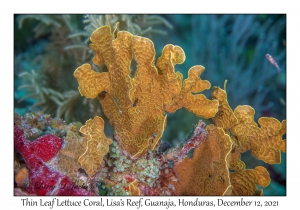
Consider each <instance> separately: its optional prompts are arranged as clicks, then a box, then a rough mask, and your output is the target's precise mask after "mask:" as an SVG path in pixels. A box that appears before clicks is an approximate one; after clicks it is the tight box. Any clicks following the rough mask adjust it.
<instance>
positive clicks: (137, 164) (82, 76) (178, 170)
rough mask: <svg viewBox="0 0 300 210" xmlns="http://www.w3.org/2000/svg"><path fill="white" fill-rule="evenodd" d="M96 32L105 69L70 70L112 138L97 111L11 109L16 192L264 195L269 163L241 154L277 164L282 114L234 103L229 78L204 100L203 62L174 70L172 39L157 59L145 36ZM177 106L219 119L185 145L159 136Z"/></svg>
mask: <svg viewBox="0 0 300 210" xmlns="http://www.w3.org/2000/svg"><path fill="white" fill-rule="evenodd" d="M90 40H91V42H92V44H91V45H90V47H91V49H92V50H93V51H94V53H95V56H94V58H93V63H94V64H95V65H100V64H105V66H106V67H107V71H104V72H101V73H99V72H96V71H94V70H93V69H92V66H91V65H90V64H83V65H81V66H79V67H78V68H77V69H76V70H75V72H74V76H75V78H76V79H77V81H78V84H79V87H78V89H79V92H80V94H81V95H82V96H84V97H86V98H96V97H97V98H98V99H99V102H100V104H101V107H102V109H103V112H104V114H105V116H106V117H107V118H108V119H109V123H110V124H111V125H112V126H113V127H114V136H113V138H108V137H106V135H105V133H104V120H103V119H102V118H101V117H99V116H95V117H94V118H92V119H89V120H87V121H86V123H85V125H81V124H80V123H71V124H66V123H65V122H64V121H62V120H60V119H57V118H51V117H50V116H49V115H45V114H42V113H39V112H35V113H27V114H25V115H24V116H19V115H17V114H15V125H14V145H15V182H16V183H17V187H16V188H15V195H27V194H34V195H99V194H101V191H103V190H105V191H106V194H107V195H262V193H263V191H262V189H258V188H257V185H259V186H261V187H267V186H268V185H269V183H270V181H271V179H270V175H269V173H268V171H267V169H266V168H264V167H262V166H257V167H255V168H254V169H246V166H245V163H244V162H243V161H242V160H241V154H242V153H245V152H246V151H250V152H251V154H252V156H253V157H255V158H257V159H259V160H262V161H264V162H265V163H268V164H279V163H280V162H281V152H286V141H285V140H283V139H282V136H283V135H284V134H285V132H286V121H285V120H283V121H282V122H279V121H278V120H277V119H275V118H271V117H261V118H259V119H258V124H259V126H258V124H257V123H256V122H255V121H254V115H255V110H254V109H253V108H252V107H251V106H248V105H243V106H238V107H236V108H235V109H234V111H232V109H231V107H230V105H229V104H228V101H227V93H226V83H225V85H224V89H222V88H219V87H213V89H212V99H211V100H210V99H207V98H206V97H205V96H204V95H203V94H201V92H202V91H203V90H206V89H209V88H210V86H211V85H210V82H209V81H207V80H202V79H201V78H200V76H201V74H202V73H203V71H204V67H203V66H200V65H198V66H193V67H191V68H190V70H189V71H188V78H187V79H185V80H184V81H182V80H183V76H182V74H181V73H179V72H176V71H175V65H176V64H181V63H183V62H184V60H185V53H184V51H183V50H182V48H181V47H179V46H173V45H170V44H169V45H166V46H165V47H164V48H163V50H162V54H161V56H160V57H159V58H158V59H157V61H156V62H155V61H154V59H155V50H154V45H153V43H152V41H151V40H150V39H148V38H143V37H140V36H134V35H132V34H131V33H129V32H127V31H119V32H118V33H116V31H114V32H113V33H112V31H111V28H110V27H109V26H103V27H100V28H98V29H96V30H95V31H94V32H93V33H92V35H91V37H90ZM133 59H134V60H135V62H136V68H137V69H136V71H135V74H134V77H131V76H130V75H131V70H130V65H131V62H132V60H133ZM228 97H230V95H229V96H228ZM181 108H185V109H187V110H188V111H190V112H192V113H194V114H195V115H197V116H198V117H202V118H206V119H210V118H211V119H212V121H213V124H209V125H205V123H204V122H203V121H201V120H200V121H199V123H198V124H197V125H196V126H195V129H194V132H193V133H191V135H190V136H189V138H188V139H187V140H186V141H185V142H184V143H182V144H181V145H178V146H177V147H175V148H170V146H168V144H166V143H162V142H161V137H162V135H163V132H164V129H165V127H166V126H167V114H166V113H174V112H176V110H178V109H181ZM191 150H193V154H192V156H188V153H191ZM20 160H23V163H22V162H21V161H20Z"/></svg>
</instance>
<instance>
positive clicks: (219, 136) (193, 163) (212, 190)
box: [174, 125, 232, 195]
mask: <svg viewBox="0 0 300 210" xmlns="http://www.w3.org/2000/svg"><path fill="white" fill-rule="evenodd" d="M206 130H207V132H208V136H207V138H206V139H205V141H204V142H202V143H201V144H199V145H198V146H197V148H196V149H195V151H194V154H193V158H185V159H184V160H183V161H182V162H179V163H177V164H175V167H174V169H175V172H176V175H177V177H178V182H176V183H175V184H174V185H175V188H176V191H177V194H178V195H227V194H230V193H231V185H230V180H229V171H228V167H227V164H228V163H227V156H228V154H229V153H230V151H231V147H232V143H231V141H230V137H229V136H228V135H227V134H225V132H224V130H223V129H222V128H218V127H215V126H214V125H208V126H207V127H206Z"/></svg>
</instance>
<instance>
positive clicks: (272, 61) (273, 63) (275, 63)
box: [266, 54, 280, 72]
mask: <svg viewBox="0 0 300 210" xmlns="http://www.w3.org/2000/svg"><path fill="white" fill-rule="evenodd" d="M266 58H267V59H268V60H269V61H270V63H271V64H272V65H273V66H275V67H276V69H277V71H278V72H280V68H279V66H278V64H277V62H276V61H275V60H274V58H273V57H272V56H271V55H270V54H266Z"/></svg>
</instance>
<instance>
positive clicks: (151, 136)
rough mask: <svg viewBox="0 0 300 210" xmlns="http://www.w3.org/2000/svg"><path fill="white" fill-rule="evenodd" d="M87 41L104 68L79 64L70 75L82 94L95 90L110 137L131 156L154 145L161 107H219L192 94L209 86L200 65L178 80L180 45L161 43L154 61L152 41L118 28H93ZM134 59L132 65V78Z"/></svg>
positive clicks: (208, 112)
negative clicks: (114, 31)
mask: <svg viewBox="0 0 300 210" xmlns="http://www.w3.org/2000/svg"><path fill="white" fill-rule="evenodd" d="M91 41H92V44H91V48H92V49H93V50H94V51H95V57H94V58H93V62H94V64H97V65H100V64H102V63H104V64H105V65H106V66H107V68H108V72H102V73H98V72H95V71H93V70H92V69H91V66H90V65H89V64H84V65H82V66H80V67H78V68H77V69H76V71H75V72H74V76H75V77H76V79H77V80H78V83H79V91H80V93H81V95H83V96H86V97H87V98H94V97H97V95H98V94H99V95H98V98H99V101H100V103H101V105H102V108H103V111H104V113H105V115H106V116H107V117H108V118H109V120H110V123H111V125H112V126H114V128H115V138H116V139H117V140H118V141H119V143H120V146H121V147H122V148H123V149H124V151H126V152H127V153H128V154H129V155H130V156H131V157H132V158H138V157H140V156H142V155H143V154H145V152H146V151H147V150H148V149H149V148H151V149H152V150H153V149H154V148H155V146H156V144H157V142H158V141H159V139H160V138H161V136H162V133H163V130H164V127H165V124H166V115H165V114H164V112H165V111H167V112H175V111H176V110H177V109H179V108H181V107H185V108H186V109H188V110H189V111H191V112H193V113H195V114H196V115H198V116H202V117H205V118H211V117H213V116H214V115H215V114H216V112H217V111H218V109H217V108H218V101H217V100H208V99H207V98H206V97H205V96H204V95H202V94H192V93H198V92H201V91H203V90H204V89H208V88H210V83H209V82H208V81H202V80H201V79H200V78H199V76H200V75H201V73H202V72H203V70H204V68H203V67H202V66H194V67H192V68H191V69H190V70H189V77H188V78H187V79H186V80H185V81H184V83H183V84H182V75H181V74H180V73H179V72H176V73H175V69H174V66H175V65H176V64H180V63H182V62H183V61H184V60H185V55H184V51H183V50H182V49H181V48H180V47H178V46H173V45H167V46H165V47H164V49H163V52H162V56H161V57H160V58H158V60H157V63H156V66H155V65H154V56H155V51H154V46H153V43H152V42H151V40H149V39H147V38H143V37H140V36H133V35H132V34H130V33H129V32H126V31H120V32H118V35H117V38H115V39H114V37H113V35H112V33H111V29H110V27H109V26H103V27H100V28H99V29H97V30H96V31H94V32H93V34H92V35H91ZM133 58H134V59H135V61H136V63H137V70H136V72H135V76H134V78H131V77H130V63H131V61H132V59H133ZM101 93H103V94H101Z"/></svg>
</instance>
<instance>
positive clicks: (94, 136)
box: [78, 116, 112, 176]
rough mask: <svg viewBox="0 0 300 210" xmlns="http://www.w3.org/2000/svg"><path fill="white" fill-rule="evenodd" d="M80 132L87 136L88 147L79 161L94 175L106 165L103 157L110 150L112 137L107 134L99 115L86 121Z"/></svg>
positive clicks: (90, 174)
mask: <svg viewBox="0 0 300 210" xmlns="http://www.w3.org/2000/svg"><path fill="white" fill-rule="evenodd" d="M80 132H81V133H83V134H84V135H85V137H86V140H87V147H86V150H85V152H84V153H83V154H82V155H81V156H80V157H79V159H78V162H79V163H80V164H81V167H82V168H83V169H84V170H85V171H86V172H87V174H88V175H89V176H93V175H94V174H95V173H96V172H98V171H99V170H100V169H101V167H102V166H103V165H104V160H103V157H104V155H106V153H107V152H108V149H109V145H110V144H111V143H112V139H109V138H107V137H106V136H105V134H104V121H103V119H102V118H101V117H98V116H96V117H95V118H94V119H89V120H88V121H86V124H85V125H84V126H82V127H81V128H80Z"/></svg>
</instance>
